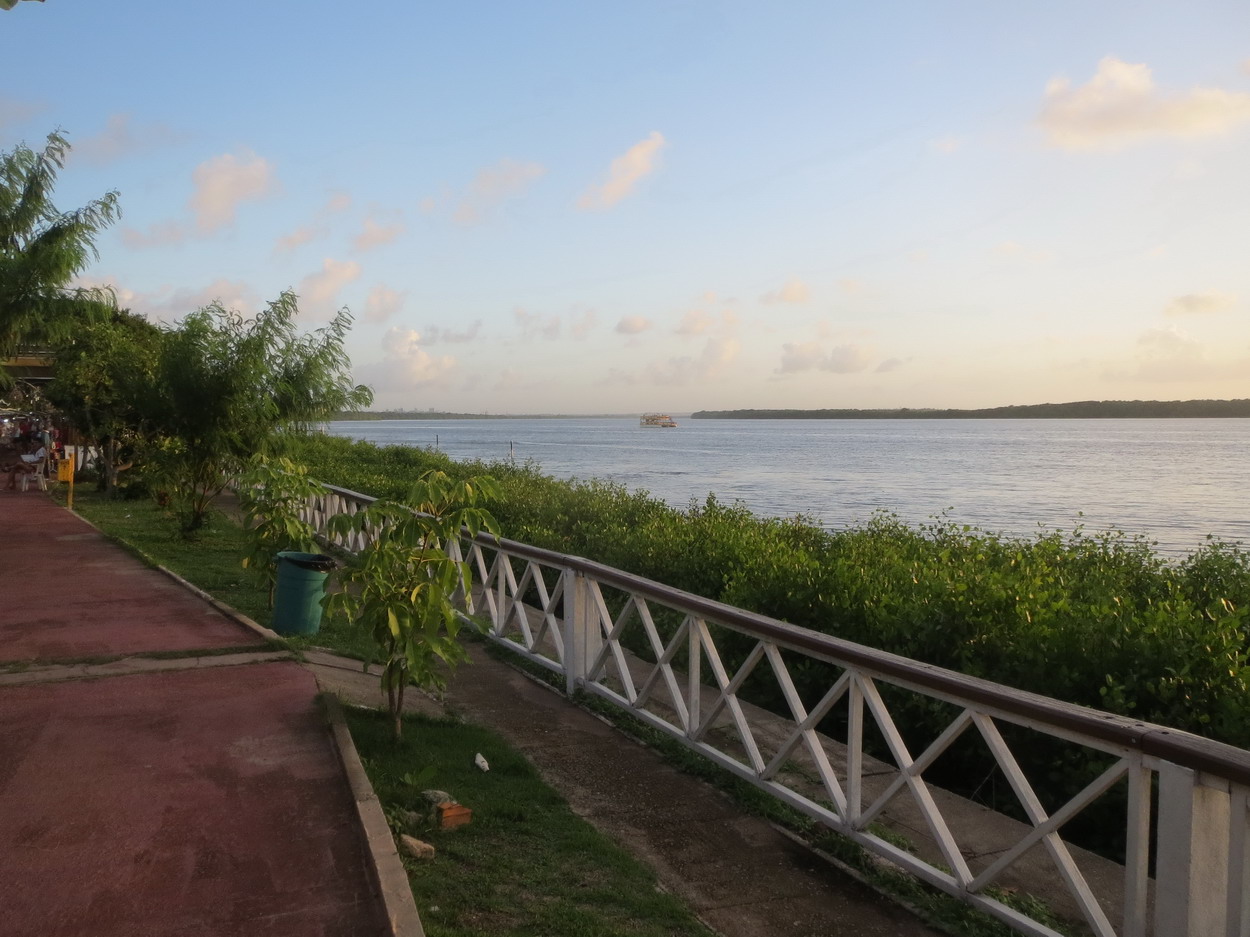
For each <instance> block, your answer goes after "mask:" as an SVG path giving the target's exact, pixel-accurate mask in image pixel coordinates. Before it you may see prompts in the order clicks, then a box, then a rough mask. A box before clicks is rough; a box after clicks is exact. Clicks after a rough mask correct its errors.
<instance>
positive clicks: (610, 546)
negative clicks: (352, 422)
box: [297, 435, 1250, 747]
mask: <svg viewBox="0 0 1250 937" xmlns="http://www.w3.org/2000/svg"><path fill="white" fill-rule="evenodd" d="M297 454H298V456H299V457H300V458H301V459H302V460H303V461H304V462H305V463H306V464H308V465H309V467H310V470H311V471H312V473H313V474H314V475H315V476H316V477H319V478H322V479H323V480H325V481H327V482H330V483H332V484H336V485H341V486H344V487H347V488H351V489H354V490H357V491H361V492H365V493H368V494H373V495H377V496H379V497H396V496H401V495H402V494H403V493H404V492H405V491H406V490H407V487H408V484H409V483H410V481H411V480H412V479H413V478H415V477H416V475H418V474H420V473H421V472H422V471H425V470H426V469H429V468H441V469H443V470H445V471H448V472H450V473H452V474H453V475H458V476H463V475H471V474H482V473H489V474H493V475H494V476H495V477H496V478H497V479H499V480H500V482H501V484H502V486H503V490H504V492H505V496H504V501H503V503H502V504H500V505H497V506H496V510H495V513H496V516H497V517H498V519H499V521H500V523H501V525H502V528H503V532H504V535H505V536H507V537H509V538H511V539H514V540H520V541H523V542H526V543H531V544H534V545H536V546H541V547H546V548H549V549H553V550H558V551H561V552H565V553H572V554H576V555H580V556H585V557H587V558H590V559H594V560H597V561H599V562H603V563H606V564H609V565H611V566H615V567H617V568H620V569H625V570H628V571H630V572H633V573H636V574H638V575H641V576H646V577H648V578H652V579H656V580H659V581H662V582H665V583H668V584H669V585H672V586H675V587H677V588H680V589H685V590H687V591H690V592H694V593H697V594H699V595H704V596H707V597H709V598H713V599H718V600H721V601H723V602H726V603H729V604H731V605H736V606H738V607H741V608H745V609H750V610H752V611H756V612H760V613H762V614H766V615H771V616H773V617H776V618H781V619H784V620H786V621H789V622H792V623H794V624H797V625H801V626H803V627H806V628H811V629H814V630H817V631H821V632H825V633H828V634H833V635H837V636H839V637H842V638H846V639H848V640H851V641H855V642H858V643H862V644H866V645H869V646H872V647H876V648H880V649H883V650H887V651H891V652H893V653H896V654H901V655H903V656H906V657H910V658H913V659H916V660H920V661H925V662H927V663H932V664H936V665H939V666H942V667H948V668H951V669H953V670H958V671H961V672H963V673H967V674H971V675H975V676H979V677H984V678H986V679H990V680H994V681H997V682H999V683H1004V684H1007V685H1009V686H1014V687H1018V688H1020V689H1025V690H1032V691H1035V692H1038V693H1042V694H1045V695H1047V696H1053V697H1056V698H1059V699H1063V700H1067V701H1070V702H1073V703H1079V704H1082V705H1086V706H1093V707H1096V708H1100V709H1105V710H1108V711H1111V712H1115V713H1119V714H1121V715H1125V716H1130V717H1132V718H1135V719H1142V720H1146V721H1150V722H1158V723H1162V724H1164V725H1168V726H1172V727H1175V728H1179V729H1185V730H1188V731H1191V732H1195V733H1198V734H1201V735H1205V736H1208V737H1211V738H1215V739H1219V740H1221V741H1225V742H1228V743H1231V744H1234V745H1238V746H1241V747H1250V694H1248V693H1247V688H1248V687H1247V684H1248V683H1250V660H1248V659H1247V640H1246V632H1247V609H1250V553H1247V552H1246V551H1244V550H1243V549H1241V548H1239V547H1238V546H1235V545H1229V544H1223V543H1216V542H1212V543H1209V544H1207V545H1205V546H1204V547H1202V548H1201V549H1199V550H1197V551H1195V552H1194V553H1192V554H1191V555H1189V556H1187V557H1186V558H1184V559H1183V560H1181V561H1179V562H1168V561H1166V560H1164V559H1163V558H1162V557H1160V556H1159V555H1158V554H1156V553H1155V552H1154V551H1153V549H1152V547H1151V545H1150V544H1149V543H1148V542H1147V541H1145V540H1144V539H1142V538H1136V537H1130V536H1127V535H1125V534H1123V533H1121V532H1118V531H1102V532H1087V531H1084V530H1081V529H1077V530H1072V531H1067V532H1044V533H1039V534H1038V535H1037V536H1036V537H1035V538H1034V539H1031V540H1029V539H1019V538H1010V537H1005V536H1000V535H997V534H994V533H991V532H987V531H983V530H978V529H975V528H968V527H962V526H958V525H955V524H952V523H950V522H948V521H946V520H944V519H938V520H936V521H934V522H933V523H931V524H929V525H926V526H921V527H913V526H909V525H907V524H905V523H903V522H902V521H900V520H899V519H898V518H896V517H893V516H891V515H888V514H881V515H878V516H876V517H875V518H873V519H872V520H871V521H870V522H868V523H866V524H863V525H861V526H857V527H852V528H850V529H847V530H843V531H836V532H830V531H825V530H822V529H820V528H819V527H816V526H815V525H814V524H811V523H808V522H807V521H806V520H805V519H804V518H801V517H799V518H793V519H770V518H760V517H756V516H754V515H752V514H751V513H750V512H749V511H748V510H747V509H746V508H745V507H743V506H742V505H741V504H732V505H730V504H723V503H721V502H719V501H717V500H716V498H715V497H713V496H709V497H708V499H707V500H706V501H704V502H692V503H691V504H690V505H689V506H687V507H686V508H684V509H677V508H673V507H670V506H669V505H666V504H664V503H663V502H661V501H659V500H657V499H655V498H652V497H650V496H649V494H648V493H647V492H645V491H629V490H626V489H625V488H623V487H622V486H620V485H616V484H611V483H607V482H602V481H595V480H589V481H577V480H574V481H567V482H566V481H559V480H556V479H553V478H551V477H549V476H546V475H544V474H543V473H542V472H541V471H540V470H539V469H538V468H537V467H536V466H534V465H532V464H524V465H513V464H510V463H492V464H483V463H475V462H462V463H457V462H453V461H451V460H450V459H448V458H447V457H446V456H444V455H442V454H440V453H436V452H431V451H428V450H423V449H416V448H410V447H403V446H393V447H378V446H374V445H372V444H369V443H359V442H352V441H349V440H346V439H341V438H335V437H328V436H322V435H316V436H312V437H308V438H305V439H302V440H300V441H299V443H298V452H297ZM800 690H803V688H802V687H800ZM804 695H805V696H806V695H807V694H806V693H804ZM930 737H932V736H931V735H930Z"/></svg>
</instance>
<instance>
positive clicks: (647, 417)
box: [638, 413, 677, 429]
mask: <svg viewBox="0 0 1250 937" xmlns="http://www.w3.org/2000/svg"><path fill="white" fill-rule="evenodd" d="M638 425H639V426H663V427H665V428H666V429H672V428H673V427H675V426H676V425H677V421H676V420H674V419H673V418H672V417H671V416H669V415H668V414H667V413H644V414H643V415H642V417H641V418H640V419H639V420H638Z"/></svg>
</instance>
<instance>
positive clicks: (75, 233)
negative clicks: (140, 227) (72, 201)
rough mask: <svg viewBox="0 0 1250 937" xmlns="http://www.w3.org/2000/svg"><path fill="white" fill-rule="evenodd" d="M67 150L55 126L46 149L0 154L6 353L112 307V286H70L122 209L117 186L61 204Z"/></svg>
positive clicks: (0, 291)
mask: <svg viewBox="0 0 1250 937" xmlns="http://www.w3.org/2000/svg"><path fill="white" fill-rule="evenodd" d="M68 150H69V143H68V142H66V140H65V138H64V137H63V136H61V134H60V133H51V134H49V135H48V142H47V145H46V146H45V147H44V149H43V152H41V153H36V152H35V151H34V150H32V149H31V148H30V147H28V146H26V145H25V144H19V145H18V146H16V147H14V149H12V150H10V151H9V152H7V153H3V154H0V358H7V357H10V356H12V355H13V354H14V353H15V352H16V351H17V349H18V347H19V346H21V345H24V344H47V343H55V342H58V341H61V340H64V339H66V338H68V337H70V336H71V335H72V333H73V332H74V330H75V329H76V327H77V326H79V325H80V324H81V323H82V322H83V321H84V319H90V318H93V317H94V318H100V317H102V316H103V315H104V314H106V312H107V311H109V310H111V309H113V307H114V300H113V294H112V291H111V290H107V289H84V288H75V287H70V285H69V284H70V282H71V281H72V280H73V278H74V277H75V275H77V274H79V273H81V272H82V271H83V270H84V269H85V268H86V266H87V264H88V262H89V261H90V260H91V259H93V258H94V257H96V256H98V255H97V252H96V250H95V245H94V240H95V236H96V235H97V234H98V233H99V232H100V231H102V230H103V229H104V228H106V227H108V226H109V225H110V224H112V223H113V222H114V221H115V220H116V219H117V217H118V215H119V214H120V210H119V208H118V195H117V193H116V192H108V193H107V194H105V195H104V196H102V197H100V198H98V199H95V200H94V201H92V202H90V203H88V204H87V205H86V206H84V207H83V208H80V209H78V210H77V211H72V212H61V211H58V210H57V208H56V207H55V206H54V205H53V204H52V190H53V188H54V187H55V185H56V176H57V172H58V170H60V169H61V168H63V167H64V164H65V154H66V152H67V151H68ZM5 376H6V375H5V372H0V379H3V378H4V377H5Z"/></svg>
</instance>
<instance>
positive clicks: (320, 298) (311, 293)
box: [296, 257, 360, 307]
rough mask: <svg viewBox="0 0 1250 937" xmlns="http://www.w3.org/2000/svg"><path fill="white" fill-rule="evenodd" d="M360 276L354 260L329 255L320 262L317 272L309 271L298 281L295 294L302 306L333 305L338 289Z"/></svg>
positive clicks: (358, 266) (357, 265) (358, 267)
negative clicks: (344, 259) (339, 258)
mask: <svg viewBox="0 0 1250 937" xmlns="http://www.w3.org/2000/svg"><path fill="white" fill-rule="evenodd" d="M358 276H360V264H358V263H356V262H355V261H352V260H348V261H339V260H334V259H333V258H331V257H327V258H325V260H323V261H322V262H321V270H320V272H318V273H310V274H309V275H308V276H306V277H304V279H302V280H301V281H300V284H299V289H298V290H297V291H296V294H297V295H298V296H299V298H300V301H301V304H302V305H303V306H310V307H324V306H329V305H333V303H334V301H335V297H336V296H338V293H339V290H341V289H342V288H343V287H344V286H346V285H347V284H348V283H350V282H351V281H352V280H354V279H356V278H357V277H358Z"/></svg>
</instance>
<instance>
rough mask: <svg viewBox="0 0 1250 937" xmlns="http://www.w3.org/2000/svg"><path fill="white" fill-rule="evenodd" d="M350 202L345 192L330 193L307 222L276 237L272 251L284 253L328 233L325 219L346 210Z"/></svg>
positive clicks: (349, 197)
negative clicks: (328, 197) (276, 240)
mask: <svg viewBox="0 0 1250 937" xmlns="http://www.w3.org/2000/svg"><path fill="white" fill-rule="evenodd" d="M351 204H352V200H351V196H349V195H347V194H346V193H343V192H336V193H335V194H334V195H331V196H330V199H329V201H327V202H326V203H325V205H323V206H322V207H321V210H320V211H318V212H317V214H316V216H314V218H313V220H312V221H311V222H310V223H309V224H306V225H303V226H301V227H299V228H296V229H295V230H294V231H292V232H291V233H290V234H286V235H283V236H282V237H280V238H278V242H277V243H276V244H275V245H274V247H273V249H274V253H276V254H285V253H288V252H289V251H293V250H295V248H297V247H302V246H304V245H305V244H309V243H311V242H312V241H315V240H316V239H317V238H319V237H324V236H325V235H326V234H327V233H329V229H328V228H327V227H326V224H325V220H326V219H327V218H328V217H329V216H330V215H336V214H339V213H340V212H344V211H346V210H347V209H348V208H350V207H351Z"/></svg>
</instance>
